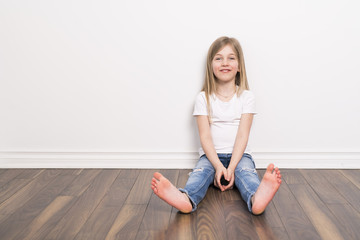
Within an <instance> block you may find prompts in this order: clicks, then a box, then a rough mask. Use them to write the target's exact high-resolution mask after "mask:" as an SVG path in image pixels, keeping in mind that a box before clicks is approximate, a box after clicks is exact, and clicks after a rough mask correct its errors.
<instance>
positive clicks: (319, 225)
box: [289, 184, 349, 240]
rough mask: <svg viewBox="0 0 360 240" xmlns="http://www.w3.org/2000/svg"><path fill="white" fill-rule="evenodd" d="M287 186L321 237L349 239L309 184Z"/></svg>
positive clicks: (335, 239)
mask: <svg viewBox="0 0 360 240" xmlns="http://www.w3.org/2000/svg"><path fill="white" fill-rule="evenodd" d="M289 187H290V189H291V191H292V193H293V194H294V195H295V197H296V199H297V201H298V202H299V204H300V206H301V207H302V209H303V210H304V211H305V213H306V215H307V216H308V218H309V219H310V220H311V222H312V223H313V226H314V227H315V228H316V230H317V232H318V233H319V235H320V236H321V238H322V239H334V240H337V239H349V236H347V234H346V232H345V231H344V229H342V228H341V225H340V223H339V222H338V221H337V219H336V218H335V216H334V215H333V214H331V212H330V211H329V209H328V208H327V207H326V206H325V204H324V203H323V202H322V201H321V200H320V199H319V198H318V196H317V195H316V193H315V192H314V191H313V190H312V188H311V187H310V186H309V185H304V184H289ZM343 237H344V238H343Z"/></svg>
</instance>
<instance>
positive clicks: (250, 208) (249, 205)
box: [247, 193, 255, 213]
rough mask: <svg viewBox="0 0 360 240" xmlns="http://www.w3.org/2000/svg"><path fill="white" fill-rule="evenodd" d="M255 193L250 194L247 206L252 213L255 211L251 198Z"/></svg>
mask: <svg viewBox="0 0 360 240" xmlns="http://www.w3.org/2000/svg"><path fill="white" fill-rule="evenodd" d="M254 194H255V193H252V194H250V196H249V198H248V200H247V206H248V209H249V212H251V213H253V212H252V202H251V199H252V197H253V196H254Z"/></svg>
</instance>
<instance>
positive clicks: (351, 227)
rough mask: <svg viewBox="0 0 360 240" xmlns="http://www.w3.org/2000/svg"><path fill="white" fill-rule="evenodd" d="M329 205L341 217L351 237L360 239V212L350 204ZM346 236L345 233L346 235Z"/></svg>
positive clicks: (340, 220) (347, 233) (337, 216)
mask: <svg viewBox="0 0 360 240" xmlns="http://www.w3.org/2000/svg"><path fill="white" fill-rule="evenodd" d="M327 207H328V208H329V209H330V210H331V212H332V213H333V214H334V215H335V216H336V218H337V219H339V222H340V224H341V225H342V227H343V229H345V233H346V235H349V237H350V238H349V239H360V228H359V223H360V213H359V212H357V211H356V210H355V209H354V208H353V207H352V206H351V205H350V204H328V205H327ZM344 236H345V235H344Z"/></svg>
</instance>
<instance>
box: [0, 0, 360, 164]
mask: <svg viewBox="0 0 360 240" xmlns="http://www.w3.org/2000/svg"><path fill="white" fill-rule="evenodd" d="M359 6H360V4H359V2H358V1H356V0H353V1H343V0H336V1H334V0H333V1H310V0H306V1H285V0H283V1H279V0H276V1H213V0H212V1H208V0H207V1H205V0H202V1H176V2H175V1H166V0H160V1H140V0H138V1H100V0H93V1H85V0H82V1H76V0H75V1H74V0H71V1H69V0H67V1H46V0H34V1H25V0H19V1H5V0H3V1H1V0H0V123H1V124H0V162H1V163H2V166H6V167H12V166H20V167H21V166H26V167H29V166H30V167H31V166H35V165H34V164H33V161H35V160H39V159H40V160H43V162H42V163H44V161H48V162H49V164H58V165H57V166H60V167H61V166H65V165H62V163H61V161H64V162H66V161H65V160H69V159H68V158H66V157H64V154H68V153H72V152H76V153H84V154H85V155H82V158H83V159H85V158H87V157H89V154H91V153H96V154H99V152H100V153H104V154H109V153H110V154H111V153H118V155H117V157H114V158H115V159H117V160H119V159H120V160H121V158H122V157H119V156H120V155H121V154H122V153H127V154H135V155H136V154H137V153H139V154H143V153H147V152H151V153H159V154H164V153H173V155H172V156H173V158H174V156H175V155H177V154H180V155H181V154H185V155H186V156H184V157H183V158H184V159H187V160H189V159H193V158H196V157H194V156H195V155H191V154H190V155H191V156H192V157H189V156H188V155H187V154H188V153H193V154H195V152H196V151H197V148H198V140H197V134H196V128H195V124H194V120H193V118H192V116H191V113H192V108H193V102H194V98H195V96H196V94H197V93H198V92H199V90H200V88H201V85H202V81H203V75H204V66H205V56H206V52H207V49H208V47H209V46H210V44H211V43H212V42H213V41H214V40H215V39H216V38H217V37H219V36H222V35H227V36H232V37H236V38H237V39H239V41H240V42H241V44H242V47H243V50H244V54H245V61H246V67H247V73H248V78H249V82H250V87H251V89H252V90H253V91H254V92H255V94H256V96H257V106H258V111H259V114H258V115H257V117H256V120H255V123H254V128H253V139H252V149H253V150H254V152H255V154H256V153H258V155H259V156H265V157H263V159H264V161H267V160H269V159H271V158H275V161H276V158H277V157H278V156H280V155H276V154H275V155H272V157H266V156H269V155H266V154H269V153H271V154H273V153H279V154H285V153H294V154H298V153H301V154H303V153H316V154H318V153H326V154H329V153H332V152H335V153H336V154H337V155H336V156H337V157H336V158H334V161H336V159H340V160H341V159H351V161H352V164H353V165H352V166H355V167H356V166H358V167H360V163H359V162H360V161H359V160H360V154H359V153H360V146H359V143H360V128H359V127H358V123H359V122H360V111H359V109H360V96H359V94H358V93H359V90H360V88H359V86H360V83H359V81H360V73H359V71H358V69H359V67H360V66H359V65H360V64H359V63H360V62H359V56H360V24H359V22H360V15H359V14H358V9H359ZM34 152H36V153H37V154H42V153H43V154H44V155H43V157H34V156H33V155H31V154H33V153H34ZM24 153H28V154H25V155H24ZM341 153H344V154H345V155H342V154H341ZM349 153H350V154H352V155H351V156H352V157H350V158H349V157H348V156H349V155H348V154H349ZM29 154H30V155H29ZM49 154H50V155H51V154H52V155H51V156H52V157H51V156H50V157H49ZM86 154H87V155H86ZM261 154H263V155H261ZM354 154H355V155H354ZM36 156H38V155H36ZM96 156H97V157H96V158H95V159H96V160H98V159H103V158H105V159H107V157H106V156H105V155H96ZM121 156H123V159H122V161H124V160H125V159H126V157H124V155H121ZM126 156H128V155H126ZM142 156H143V155H142ZM162 156H164V155H162ZM165 156H166V157H164V159H163V160H164V161H165V160H166V158H167V157H169V156H168V155H165ZM294 156H295V155H293V157H290V158H289V159H290V160H291V161H292V163H293V166H295V167H296V166H300V165H301V159H297V157H294ZM31 158H33V161H28V162H27V163H28V164H27V165H26V164H23V163H24V162H26V160H27V159H31ZM140 158H141V157H140ZM153 158H154V159H150V160H149V161H150V162H149V161H148V165H149V166H152V165H153V163H154V161H155V159H158V158H159V155H156V154H155V156H154V157H153ZM160 158H161V157H160ZM169 158H171V157H169ZM260 158H261V157H260ZM313 158H314V155H312V157H309V158H307V160H311V159H313ZM320 158H321V157H317V158H316V157H315V158H314V159H315V160H316V159H320ZM19 159H21V160H23V162H21V161H20V160H19ZM71 159H75V160H76V159H80V157H76V156H75V157H73V158H71ZM108 159H113V158H112V157H110V158H108ZM134 159H139V156H137V157H134ZM144 159H146V156H143V160H144ZM286 159H287V158H286ZM16 161H18V162H17V164H18V165H16ZM173 161H174V162H175V165H176V164H177V165H176V166H182V165H181V164H182V163H181V160H179V159H176V157H175V158H174V159H173ZM22 164H23V165H22ZM32 164H33V165H32ZM83 164H85V165H86V162H85V163H83ZM154 164H155V163H154ZM311 164H312V162H311V161H310V162H309V166H310V167H311ZM85 165H84V166H85ZM155 165H156V164H155ZM315 165H316V164H315V163H314V166H315ZM39 166H42V165H41V164H39ZM49 166H52V165H49ZM53 166H55V165H53ZM79 166H81V164H79ZM120 166H121V165H120ZM129 166H130V167H131V164H130V165H129ZM334 166H335V167H336V166H338V165H334ZM346 166H349V165H346Z"/></svg>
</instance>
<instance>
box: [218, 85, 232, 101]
mask: <svg viewBox="0 0 360 240" xmlns="http://www.w3.org/2000/svg"><path fill="white" fill-rule="evenodd" d="M235 92H236V85H235V83H234V82H229V83H226V84H217V85H216V92H215V94H216V95H217V96H218V97H220V99H221V100H223V101H228V100H230V99H231V98H232V97H233V96H234V94H235Z"/></svg>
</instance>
